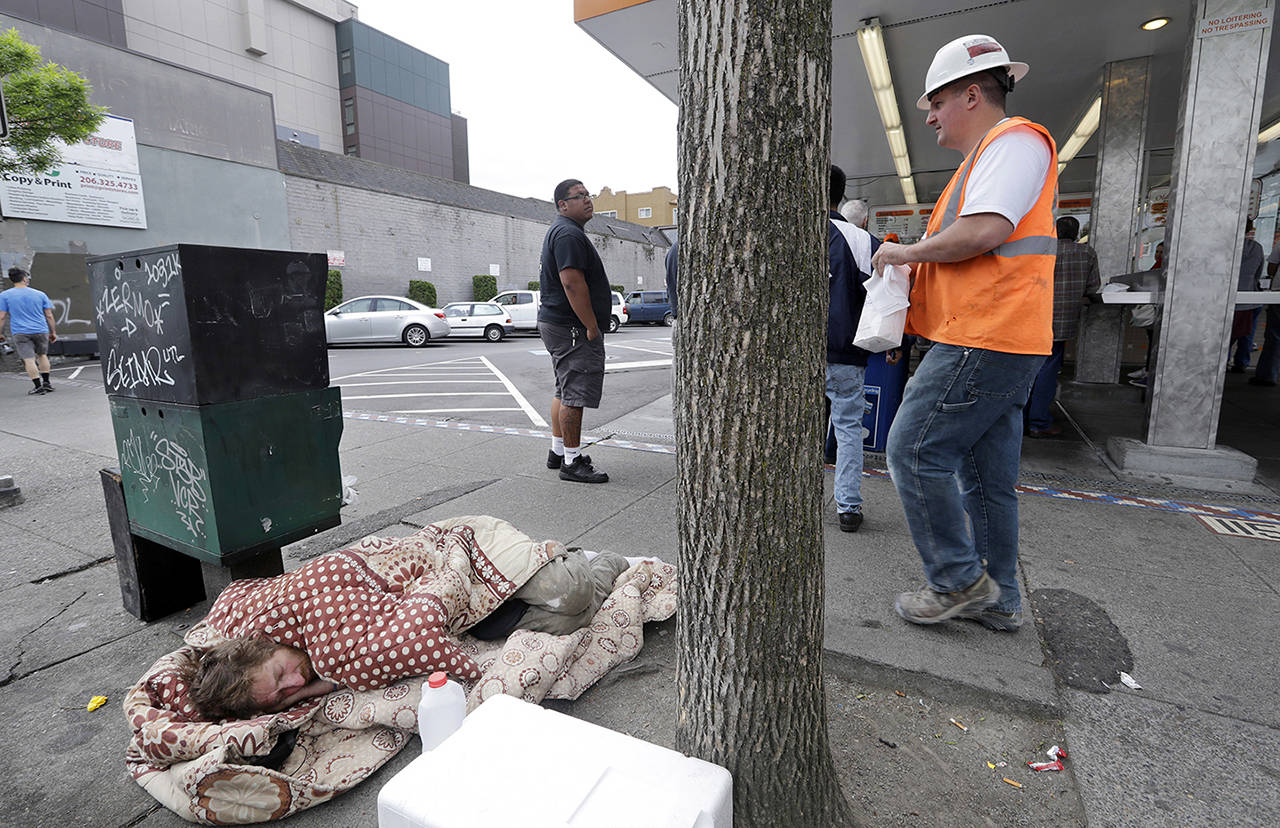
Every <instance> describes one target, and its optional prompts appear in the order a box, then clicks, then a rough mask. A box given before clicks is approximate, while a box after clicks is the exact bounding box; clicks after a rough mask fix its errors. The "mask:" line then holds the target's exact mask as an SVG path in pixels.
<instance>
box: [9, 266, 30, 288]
mask: <svg viewBox="0 0 1280 828" xmlns="http://www.w3.org/2000/svg"><path fill="white" fill-rule="evenodd" d="M29 275H31V274H29V273H27V271H25V270H23V269H22V268H20V267H18V266H17V265H14V266H13V267H11V268H9V281H10V282H13V283H14V284H15V285H16V284H18V282H21V281H22V280H23V279H25V278H27V277H28V276H29Z"/></svg>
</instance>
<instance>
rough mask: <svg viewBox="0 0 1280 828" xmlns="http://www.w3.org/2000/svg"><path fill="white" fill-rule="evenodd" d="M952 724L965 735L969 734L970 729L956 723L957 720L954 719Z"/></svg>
mask: <svg viewBox="0 0 1280 828" xmlns="http://www.w3.org/2000/svg"><path fill="white" fill-rule="evenodd" d="M951 723H952V724H953V725H955V726H956V727H958V728H960V729H961V730H963V731H964V732H965V733H968V732H969V728H968V727H967V726H966V725H962V724H960V722H958V721H956V720H955V719H952V720H951Z"/></svg>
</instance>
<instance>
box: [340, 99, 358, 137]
mask: <svg viewBox="0 0 1280 828" xmlns="http://www.w3.org/2000/svg"><path fill="white" fill-rule="evenodd" d="M342 123H343V125H344V126H345V127H346V128H347V129H346V132H347V134H348V135H355V134H356V99H355V98H347V99H345V100H344V101H343V102H342Z"/></svg>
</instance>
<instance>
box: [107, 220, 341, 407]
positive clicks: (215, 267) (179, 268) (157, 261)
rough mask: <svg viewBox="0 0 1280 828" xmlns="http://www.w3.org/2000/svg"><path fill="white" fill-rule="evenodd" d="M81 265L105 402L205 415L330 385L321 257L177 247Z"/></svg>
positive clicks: (243, 250) (262, 251) (126, 254)
mask: <svg viewBox="0 0 1280 828" xmlns="http://www.w3.org/2000/svg"><path fill="white" fill-rule="evenodd" d="M88 267H89V281H90V285H91V290H92V292H93V313H94V322H95V323H96V325H97V329H98V346H99V352H100V353H101V355H102V375H103V381H104V382H105V384H106V392H107V394H109V395H120V396H125V397H133V398H135V399H145V400H155V401H160V402H171V403H179V404H185V405H212V404H215V403H225V402H235V401H238V400H247V399H253V398H255V397H262V396H269V395H276V394H286V393H290V392H295V391H307V390H313V389H320V388H325V387H327V386H328V385H329V362H328V357H327V355H326V353H325V336H324V304H323V303H324V285H325V278H326V276H327V272H328V271H327V262H326V260H325V257H324V256H323V255H321V254H319V253H289V252H285V251H278V250H249V249H240V248H233V247H210V246H206V245H196V244H175V245H169V246H167V247H157V248H152V249H150V250H137V251H133V252H131V253H118V254H116V255H113V256H100V257H97V258H91V259H89V260H88Z"/></svg>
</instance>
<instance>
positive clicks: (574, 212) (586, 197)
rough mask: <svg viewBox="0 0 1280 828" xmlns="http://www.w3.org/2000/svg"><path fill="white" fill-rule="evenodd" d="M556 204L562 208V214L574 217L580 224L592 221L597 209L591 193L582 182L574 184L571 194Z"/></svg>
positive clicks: (570, 190)
mask: <svg viewBox="0 0 1280 828" xmlns="http://www.w3.org/2000/svg"><path fill="white" fill-rule="evenodd" d="M556 206H557V207H559V208H560V215H562V216H565V217H566V218H570V219H573V220H574V221H576V222H577V223H578V224H586V223H587V222H588V221H590V220H591V216H592V214H593V213H595V209H596V208H595V205H593V204H592V203H591V195H590V193H588V192H587V188H586V187H584V186H582V185H581V184H574V185H573V187H571V188H570V189H569V195H568V196H566V197H565V198H562V199H560V203H559V204H558V205H556Z"/></svg>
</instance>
